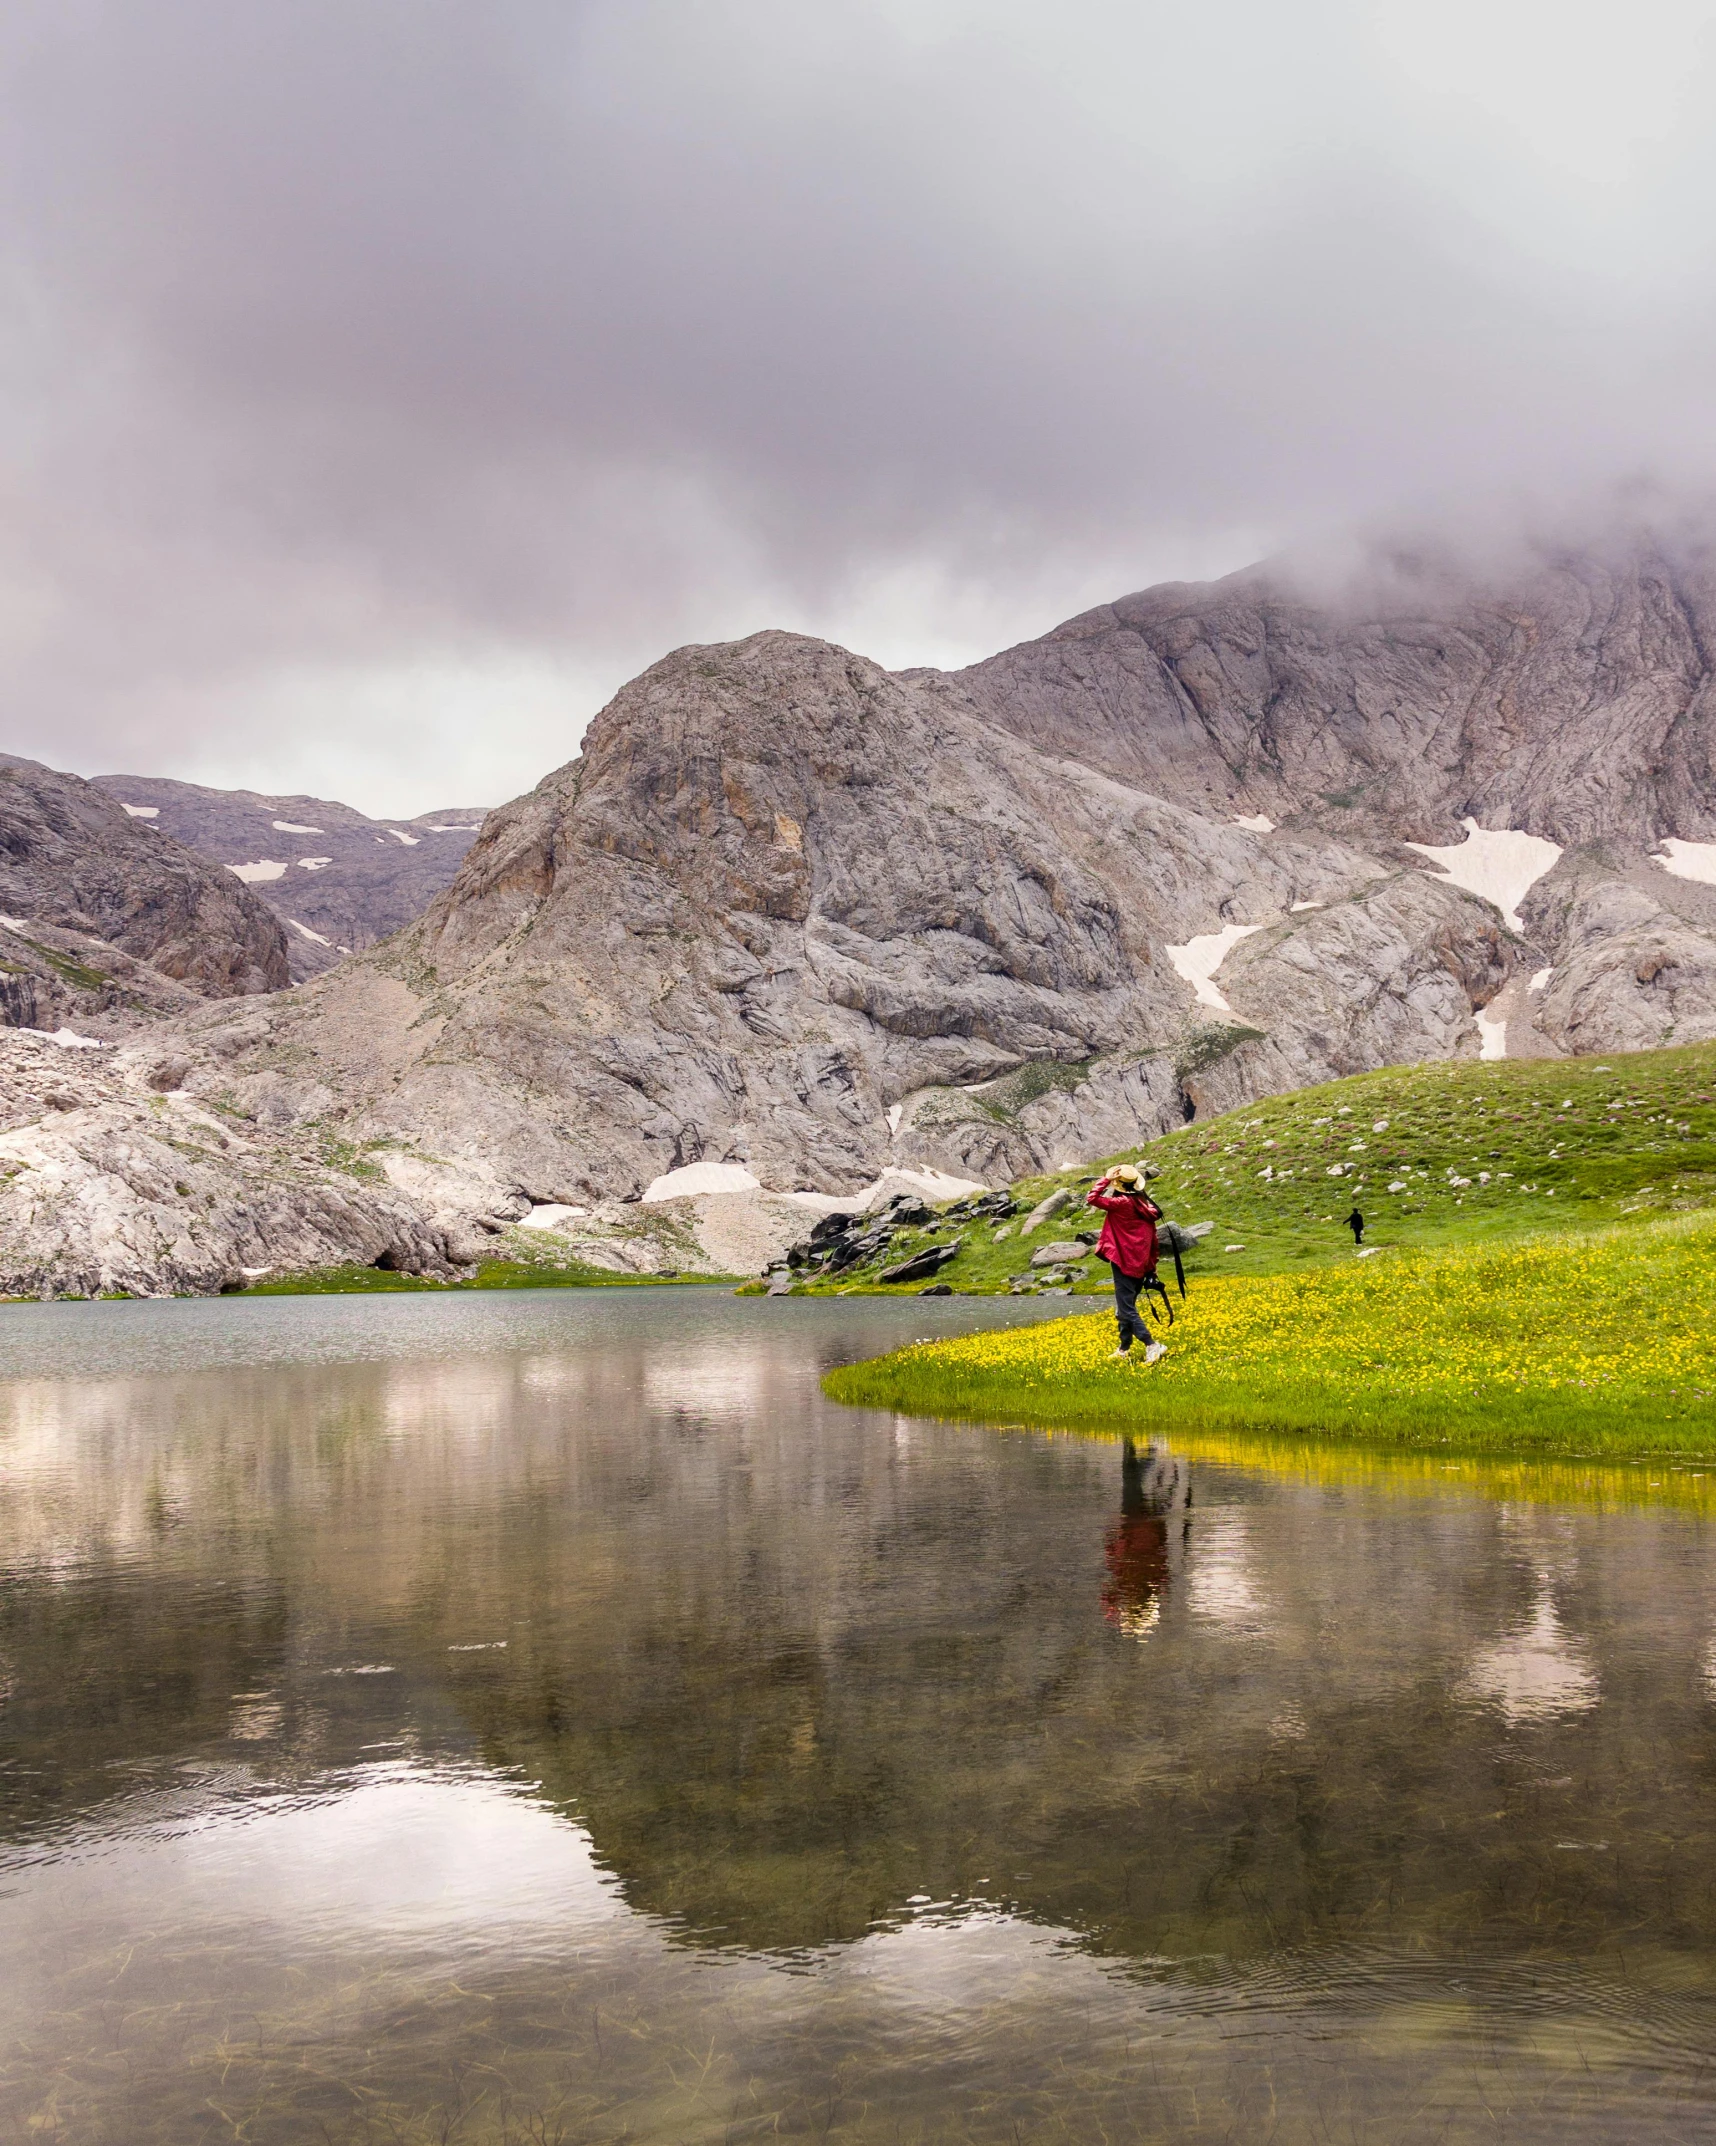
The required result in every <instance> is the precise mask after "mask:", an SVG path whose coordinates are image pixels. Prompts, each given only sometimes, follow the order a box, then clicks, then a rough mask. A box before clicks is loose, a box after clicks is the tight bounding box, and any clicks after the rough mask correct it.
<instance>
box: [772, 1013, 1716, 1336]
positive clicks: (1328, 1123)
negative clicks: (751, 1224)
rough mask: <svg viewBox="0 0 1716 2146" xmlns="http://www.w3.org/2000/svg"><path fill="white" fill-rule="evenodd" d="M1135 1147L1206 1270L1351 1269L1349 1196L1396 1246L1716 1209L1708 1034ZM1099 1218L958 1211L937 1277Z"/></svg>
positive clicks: (1027, 1194)
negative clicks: (1703, 1038) (1028, 1222)
mask: <svg viewBox="0 0 1716 2146" xmlns="http://www.w3.org/2000/svg"><path fill="white" fill-rule="evenodd" d="M1116 1159H1119V1158H1116ZM1127 1159H1132V1160H1143V1161H1146V1162H1149V1163H1150V1164H1152V1165H1153V1166H1154V1167H1155V1168H1157V1169H1158V1170H1159V1171H1160V1172H1161V1175H1160V1176H1159V1177H1158V1178H1157V1179H1156V1180H1155V1184H1154V1191H1155V1195H1156V1198H1157V1199H1158V1200H1159V1201H1160V1203H1161V1205H1162V1207H1163V1209H1164V1210H1165V1212H1166V1213H1167V1214H1169V1215H1170V1216H1171V1217H1173V1218H1174V1219H1175V1220H1177V1221H1181V1222H1189V1223H1196V1222H1204V1221H1209V1222H1213V1223H1214V1224H1215V1228H1214V1230H1213V1231H1212V1232H1211V1234H1210V1236H1209V1237H1208V1238H1207V1239H1205V1240H1204V1242H1203V1244H1202V1245H1201V1246H1200V1247H1199V1249H1198V1251H1197V1252H1196V1253H1195V1254H1194V1255H1193V1256H1192V1259H1191V1260H1190V1262H1189V1263H1188V1267H1189V1271H1191V1272H1197V1273H1201V1274H1204V1275H1209V1274H1212V1273H1221V1274H1233V1275H1254V1276H1255V1275H1270V1274H1281V1273H1292V1272H1299V1271H1302V1270H1303V1269H1304V1268H1305V1267H1306V1266H1311V1265H1321V1264H1331V1263H1345V1264H1351V1263H1352V1262H1353V1245H1352V1239H1351V1237H1350V1236H1349V1235H1348V1233H1347V1231H1346V1229H1345V1227H1344V1226H1343V1224H1344V1218H1345V1216H1346V1214H1347V1213H1348V1211H1349V1209H1350V1208H1351V1207H1352V1206H1353V1204H1354V1201H1355V1200H1356V1201H1357V1203H1358V1205H1359V1207H1360V1208H1361V1209H1362V1211H1363V1213H1364V1215H1365V1217H1366V1220H1367V1224H1368V1228H1367V1231H1366V1242H1367V1243H1368V1244H1372V1245H1378V1246H1383V1247H1388V1248H1392V1249H1394V1250H1396V1251H1400V1250H1407V1251H1429V1250H1435V1249H1438V1248H1445V1249H1455V1248H1469V1249H1477V1248H1480V1247H1483V1246H1485V1245H1498V1244H1503V1243H1506V1242H1510V1241H1512V1240H1514V1239H1516V1238H1518V1237H1520V1236H1521V1235H1522V1234H1531V1235H1539V1236H1541V1235H1550V1236H1556V1235H1561V1234H1565V1233H1570V1232H1589V1231H1592V1230H1595V1229H1601V1228H1605V1227H1617V1226H1618V1227H1624V1228H1637V1227H1639V1226H1641V1225H1642V1224H1644V1223H1646V1222H1648V1221H1651V1220H1653V1219H1657V1218H1660V1217H1663V1216H1666V1215H1671V1214H1675V1213H1687V1212H1693V1211H1696V1210H1698V1209H1701V1208H1705V1207H1716V1044H1694V1045H1689V1046H1687V1047H1686V1048H1684V1049H1681V1050H1668V1051H1649V1052H1640V1053H1634V1054H1624V1053H1623V1054H1618V1055H1616V1056H1614V1057H1611V1058H1607V1059H1599V1060H1595V1061H1592V1060H1586V1059H1552V1060H1543V1059H1525V1060H1504V1061H1501V1062H1500V1063H1496V1064H1482V1063H1477V1062H1473V1061H1470V1060H1468V1061H1465V1062H1463V1063H1459V1064H1453V1065H1448V1064H1440V1065H1425V1066H1405V1067H1396V1068H1392V1069H1390V1070H1388V1071H1386V1072H1381V1073H1364V1074H1359V1075H1357V1076H1356V1077H1354V1078H1353V1079H1350V1080H1343V1081H1331V1082H1328V1083H1326V1084H1325V1085H1324V1086H1322V1087H1318V1088H1304V1089H1300V1090H1299V1091H1297V1092H1296V1093H1295V1094H1292V1095H1287V1096H1280V1097H1277V1098H1275V1099H1273V1100H1271V1101H1269V1102H1264V1103H1257V1104H1254V1105H1252V1106H1251V1107H1249V1108H1247V1109H1244V1110H1236V1111H1232V1112H1230V1113H1229V1114H1228V1115H1227V1116H1226V1117H1222V1118H1215V1119H1211V1120H1210V1121H1209V1122H1208V1123H1207V1124H1195V1125H1189V1126H1187V1127H1186V1128H1185V1130H1184V1131H1182V1132H1175V1133H1171V1134H1169V1135H1168V1136H1167V1137H1166V1138H1165V1139H1162V1140H1157V1141H1153V1142H1152V1143H1151V1144H1150V1145H1149V1146H1148V1147H1144V1148H1135V1149H1131V1150H1128V1151H1127ZM1094 1175H1095V1169H1094V1167H1093V1166H1089V1165H1086V1166H1082V1167H1080V1168H1079V1169H1076V1170H1067V1171H1063V1172H1061V1173H1060V1174H1059V1175H1058V1176H1053V1177H1037V1178H1027V1179H1025V1180H1023V1181H1021V1182H1020V1183H1019V1184H1018V1185H1016V1186H1015V1187H1014V1188H1013V1189H1014V1191H1015V1193H1016V1194H1017V1195H1018V1197H1019V1199H1020V1201H1021V1203H1022V1204H1024V1205H1027V1206H1028V1205H1031V1204H1034V1203H1035V1202H1036V1201H1037V1200H1039V1199H1041V1198H1042V1197H1043V1195H1044V1194H1046V1193H1048V1192H1050V1191H1053V1190H1055V1189H1056V1188H1058V1187H1060V1186H1066V1187H1068V1188H1070V1189H1073V1190H1075V1191H1077V1192H1079V1193H1080V1194H1081V1195H1082V1193H1083V1191H1084V1189H1085V1188H1086V1187H1088V1185H1089V1184H1090V1182H1091V1179H1092V1177H1093V1176H1094ZM1391 1188H1393V1189H1391ZM1098 1219H1099V1218H1098V1217H1095V1216H1087V1215H1083V1214H1079V1213H1076V1212H1075V1213H1069V1214H1066V1215H1064V1216H1062V1217H1060V1218H1059V1219H1058V1221H1056V1222H1055V1223H1052V1224H1050V1225H1048V1226H1046V1227H1044V1228H1040V1229H1039V1230H1038V1232H1037V1234H1036V1236H1035V1237H1034V1238H1031V1239H1027V1240H1025V1242H1024V1243H1023V1244H1021V1242H1020V1241H1019V1239H1018V1236H1017V1234H1016V1231H1017V1221H1015V1224H1014V1228H1013V1232H1012V1233H1010V1234H1008V1235H1006V1236H1004V1237H1002V1238H1001V1239H1000V1241H997V1240H996V1235H995V1232H993V1231H992V1230H991V1229H989V1228H987V1227H984V1226H982V1225H979V1226H977V1227H975V1228H973V1227H972V1226H971V1225H965V1226H964V1233H965V1235H966V1244H965V1248H964V1249H963V1250H962V1251H961V1252H960V1254H959V1256H958V1258H956V1259H955V1260H953V1261H952V1262H951V1263H950V1264H949V1265H948V1266H947V1267H946V1268H944V1269H943V1271H942V1273H941V1274H940V1275H939V1276H938V1277H937V1279H938V1280H944V1281H947V1282H949V1283H951V1284H952V1285H953V1286H954V1287H955V1288H956V1289H957V1290H959V1291H960V1292H961V1293H965V1292H968V1291H973V1292H982V1291H988V1290H998V1289H999V1290H1004V1289H1006V1288H1007V1287H1008V1283H1009V1277H1010V1276H1012V1275H1015V1274H1018V1273H1021V1272H1025V1271H1027V1270H1028V1266H1029V1256H1030V1252H1031V1250H1032V1249H1033V1248H1034V1247H1035V1246H1038V1245H1042V1244H1044V1243H1046V1242H1048V1241H1050V1240H1052V1239H1054V1238H1056V1237H1062V1236H1065V1235H1066V1234H1067V1233H1068V1231H1070V1230H1077V1229H1081V1228H1086V1227H1090V1226H1092V1225H1093V1224H1094V1222H1095V1221H1096V1220H1098ZM958 1233H959V1229H958V1226H949V1225H946V1224H938V1225H936V1226H933V1227H931V1228H928V1229H924V1230H919V1231H915V1232H902V1233H900V1235H899V1236H898V1237H897V1238H896V1240H895V1243H894V1244H893V1245H892V1246H890V1248H889V1251H888V1253H887V1255H886V1257H885V1259H883V1260H879V1261H877V1262H874V1263H873V1265H872V1267H870V1268H868V1269H865V1268H859V1269H855V1270H851V1271H849V1272H848V1273H846V1274H844V1275H842V1276H840V1277H838V1278H837V1279H835V1280H834V1281H832V1282H830V1283H827V1284H814V1283H813V1284H811V1285H810V1286H811V1287H812V1288H822V1287H828V1288H832V1289H850V1288H854V1287H857V1288H865V1289H869V1288H875V1287H876V1286H877V1284H876V1282H875V1278H874V1277H875V1272H876V1271H878V1270H879V1269H880V1268H881V1267H882V1266H885V1265H889V1264H892V1263H893V1262H894V1261H896V1260H898V1259H901V1258H903V1257H905V1256H906V1255H907V1254H908V1253H909V1252H911V1251H912V1250H914V1249H915V1248H917V1247H918V1246H920V1245H923V1244H929V1243H936V1242H943V1243H945V1242H947V1241H948V1240H949V1239H950V1238H951V1237H952V1236H953V1235H955V1234H958ZM1366 1264H1367V1265H1374V1264H1375V1262H1374V1261H1367V1262H1366ZM921 1286H922V1285H921V1284H912V1283H907V1284H903V1285H899V1287H900V1291H901V1293H903V1294H912V1293H913V1292H914V1291H915V1290H916V1289H917V1288H918V1287H921ZM1083 1286H1084V1288H1085V1289H1087V1290H1102V1291H1106V1289H1107V1287H1108V1276H1107V1270H1106V1269H1105V1268H1103V1267H1102V1266H1100V1264H1098V1263H1097V1262H1095V1261H1092V1262H1090V1275H1089V1279H1088V1280H1087V1281H1086V1283H1085V1284H1084V1285H1083ZM888 1293H890V1294H892V1293H893V1292H892V1291H889V1292H888Z"/></svg>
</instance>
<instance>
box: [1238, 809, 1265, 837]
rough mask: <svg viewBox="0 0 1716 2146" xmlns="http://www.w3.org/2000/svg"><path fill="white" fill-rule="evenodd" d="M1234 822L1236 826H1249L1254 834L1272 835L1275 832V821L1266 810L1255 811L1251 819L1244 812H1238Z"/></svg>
mask: <svg viewBox="0 0 1716 2146" xmlns="http://www.w3.org/2000/svg"><path fill="white" fill-rule="evenodd" d="M1233 824H1234V825H1235V826H1236V827H1249V828H1250V829H1251V831H1252V833H1253V834H1254V835H1272V834H1273V833H1274V832H1275V822H1274V821H1273V820H1272V819H1270V817H1269V816H1268V814H1267V813H1264V812H1254V813H1253V814H1252V815H1251V816H1250V818H1249V819H1248V818H1247V817H1246V815H1245V814H1244V813H1243V812H1236V813H1235V814H1234V816H1233Z"/></svg>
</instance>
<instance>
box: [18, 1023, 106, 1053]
mask: <svg viewBox="0 0 1716 2146" xmlns="http://www.w3.org/2000/svg"><path fill="white" fill-rule="evenodd" d="M30 1033H31V1035H32V1036H41V1037H42V1038H44V1040H45V1041H47V1042H49V1043H58V1044H60V1045H61V1046H62V1047H63V1048H64V1049H66V1050H68V1051H105V1050H107V1049H108V1048H109V1046H108V1045H107V1044H105V1043H103V1042H102V1041H101V1039H100V1038H99V1037H98V1036H80V1035H79V1034H78V1033H77V1031H76V1030H75V1029H72V1028H32V1029H31V1031H30Z"/></svg>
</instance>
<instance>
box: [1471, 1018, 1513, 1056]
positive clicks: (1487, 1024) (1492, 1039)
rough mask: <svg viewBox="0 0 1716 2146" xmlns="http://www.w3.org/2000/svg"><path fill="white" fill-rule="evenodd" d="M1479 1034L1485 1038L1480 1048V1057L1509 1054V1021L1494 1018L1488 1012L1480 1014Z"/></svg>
mask: <svg viewBox="0 0 1716 2146" xmlns="http://www.w3.org/2000/svg"><path fill="white" fill-rule="evenodd" d="M1478 1034H1479V1035H1480V1036H1482V1038H1483V1039H1484V1040H1483V1042H1482V1044H1481V1045H1480V1046H1479V1049H1478V1056H1479V1057H1480V1058H1505V1057H1506V1056H1507V1023H1506V1022H1505V1021H1497V1020H1492V1019H1491V1017H1490V1016H1489V1015H1488V1014H1487V1013H1480V1014H1479V1015H1478Z"/></svg>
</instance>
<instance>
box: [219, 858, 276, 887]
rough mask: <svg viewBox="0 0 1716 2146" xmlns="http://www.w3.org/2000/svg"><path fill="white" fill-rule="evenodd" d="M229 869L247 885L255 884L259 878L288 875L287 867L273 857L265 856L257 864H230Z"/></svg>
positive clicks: (274, 877)
mask: <svg viewBox="0 0 1716 2146" xmlns="http://www.w3.org/2000/svg"><path fill="white" fill-rule="evenodd" d="M227 870H228V871H229V872H231V873H233V874H234V875H235V876H236V877H237V878H239V879H242V880H243V881H244V883H245V885H246V886H254V885H255V884H256V882H257V881H258V880H259V879H284V878H285V877H286V867H285V866H284V865H283V864H276V863H275V862H274V860H273V858H272V857H264V858H262V859H261V860H260V861H259V862H258V863H256V864H229V865H228V866H227Z"/></svg>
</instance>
